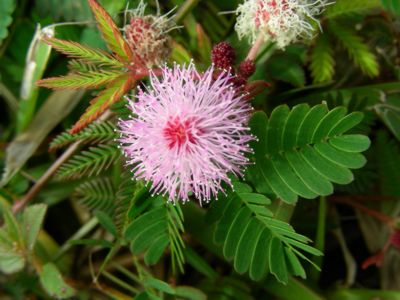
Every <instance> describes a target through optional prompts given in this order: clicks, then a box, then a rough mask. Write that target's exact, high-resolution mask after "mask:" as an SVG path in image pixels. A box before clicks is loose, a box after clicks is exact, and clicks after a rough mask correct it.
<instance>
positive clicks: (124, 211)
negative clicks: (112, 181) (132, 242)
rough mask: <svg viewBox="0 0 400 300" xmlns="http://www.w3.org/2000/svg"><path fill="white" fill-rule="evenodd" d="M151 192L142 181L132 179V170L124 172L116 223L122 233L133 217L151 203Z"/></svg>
mask: <svg viewBox="0 0 400 300" xmlns="http://www.w3.org/2000/svg"><path fill="white" fill-rule="evenodd" d="M149 197H150V193H149V192H148V189H147V188H146V187H145V186H144V184H143V183H142V182H141V181H134V180H132V173H131V172H128V171H126V172H124V173H123V175H122V180H121V184H120V185H119V187H118V191H117V193H116V204H115V206H116V207H115V211H114V223H115V226H116V227H117V230H118V232H119V233H120V234H121V235H122V234H123V233H124V232H125V230H126V228H127V227H128V225H129V224H130V223H131V222H132V220H133V219H135V218H137V217H138V216H139V215H140V214H141V213H143V211H145V210H146V209H147V208H148V207H149V206H150V205H151V204H152V201H146V200H149Z"/></svg>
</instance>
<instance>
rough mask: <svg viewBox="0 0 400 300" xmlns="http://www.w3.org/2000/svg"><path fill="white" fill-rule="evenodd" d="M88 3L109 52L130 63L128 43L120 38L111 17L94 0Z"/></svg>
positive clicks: (130, 53)
mask: <svg viewBox="0 0 400 300" xmlns="http://www.w3.org/2000/svg"><path fill="white" fill-rule="evenodd" d="M88 2H89V5H90V8H91V9H92V12H93V14H94V16H95V18H96V20H97V23H98V27H99V30H100V32H101V34H102V35H103V38H104V40H105V42H106V44H107V46H108V48H110V50H111V51H112V52H114V53H115V55H117V56H118V57H119V59H120V60H122V61H124V62H125V63H130V62H132V61H133V54H132V51H131V49H130V47H129V45H128V43H127V42H126V41H125V40H124V38H123V37H122V35H121V33H120V31H119V29H118V27H117V25H115V23H114V21H113V19H112V18H111V16H110V15H109V14H108V13H107V12H106V11H105V10H104V8H102V7H101V6H100V4H99V3H97V1H96V0H88Z"/></svg>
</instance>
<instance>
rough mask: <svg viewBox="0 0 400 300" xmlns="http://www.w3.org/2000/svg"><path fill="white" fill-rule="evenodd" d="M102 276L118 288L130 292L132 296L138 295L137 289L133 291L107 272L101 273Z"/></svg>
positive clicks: (132, 288)
mask: <svg viewBox="0 0 400 300" xmlns="http://www.w3.org/2000/svg"><path fill="white" fill-rule="evenodd" d="M103 276H104V277H106V278H107V279H109V280H110V281H112V282H114V283H115V284H118V285H119V286H120V287H122V288H124V289H126V290H127V291H130V292H132V293H134V294H138V293H139V290H138V289H135V288H134V287H131V286H130V285H129V284H127V283H126V282H124V281H122V280H121V279H119V278H118V277H116V276H114V275H112V274H111V273H108V272H107V271H104V272H103Z"/></svg>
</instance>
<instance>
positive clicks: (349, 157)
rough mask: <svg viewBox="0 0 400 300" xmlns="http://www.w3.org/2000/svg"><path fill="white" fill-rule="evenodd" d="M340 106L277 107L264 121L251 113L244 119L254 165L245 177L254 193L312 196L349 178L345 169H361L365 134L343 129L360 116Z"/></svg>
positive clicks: (289, 199)
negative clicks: (249, 132)
mask: <svg viewBox="0 0 400 300" xmlns="http://www.w3.org/2000/svg"><path fill="white" fill-rule="evenodd" d="M346 112H347V110H346V108H345V107H336V108H335V109H333V110H331V111H328V109H327V107H326V105H325V104H320V105H317V106H314V107H312V108H310V107H309V106H308V105H307V104H300V105H297V106H295V107H294V108H293V109H292V110H289V108H288V107H287V106H285V105H282V106H278V107H277V108H276V109H275V110H274V111H273V112H272V114H271V117H270V119H269V120H268V118H267V116H266V114H265V113H263V112H257V113H255V114H254V115H253V117H252V119H251V120H250V127H251V128H252V132H253V134H255V135H256V136H257V137H258V141H257V142H253V145H252V147H253V149H254V151H255V155H254V157H253V159H254V161H255V164H254V165H252V166H251V167H250V168H249V172H248V179H249V180H250V181H251V182H252V183H253V184H254V185H255V187H256V189H257V191H258V192H262V193H267V194H268V193H271V194H274V195H276V196H277V197H279V198H281V199H282V200H283V201H285V202H287V203H295V202H296V201H297V199H298V197H299V196H300V197H303V198H307V199H313V198H315V197H317V196H319V195H330V194H332V193H333V183H336V184H348V183H350V182H351V181H352V180H353V174H352V172H351V171H350V169H358V168H361V167H362V166H363V165H364V164H365V162H366V160H365V158H364V156H362V155H361V154H360V152H362V151H365V150H366V149H368V147H369V145H370V141H369V139H368V137H366V136H364V135H358V134H347V135H345V133H346V132H347V131H348V130H350V129H351V128H353V127H354V126H355V125H357V124H358V123H359V122H360V121H361V120H362V114H361V113H359V112H353V113H351V114H348V115H346Z"/></svg>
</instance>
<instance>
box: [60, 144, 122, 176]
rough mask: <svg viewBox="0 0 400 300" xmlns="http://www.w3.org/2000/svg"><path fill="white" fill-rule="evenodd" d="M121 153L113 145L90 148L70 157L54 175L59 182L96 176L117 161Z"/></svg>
mask: <svg viewBox="0 0 400 300" xmlns="http://www.w3.org/2000/svg"><path fill="white" fill-rule="evenodd" d="M120 155H121V153H120V151H119V149H118V147H117V145H115V144H110V145H98V146H96V147H90V148H89V150H87V151H82V152H81V153H80V154H76V155H74V156H72V157H71V158H70V159H69V160H68V161H67V162H65V163H64V164H63V165H62V166H61V167H60V169H58V171H57V173H56V177H57V179H59V180H65V179H76V178H81V177H83V176H92V175H98V174H100V172H102V171H104V170H106V169H108V168H109V167H110V166H111V165H112V164H113V163H114V162H116V161H117V160H118V158H119V157H120Z"/></svg>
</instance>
